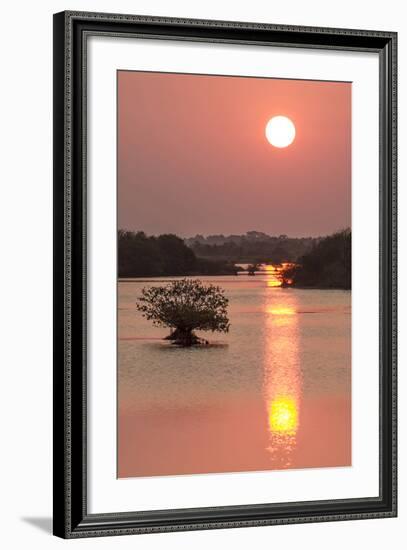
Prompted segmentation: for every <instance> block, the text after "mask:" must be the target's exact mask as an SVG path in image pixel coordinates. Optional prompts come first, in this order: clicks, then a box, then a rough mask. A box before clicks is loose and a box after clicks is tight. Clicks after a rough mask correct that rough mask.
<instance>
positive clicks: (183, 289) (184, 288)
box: [136, 279, 230, 347]
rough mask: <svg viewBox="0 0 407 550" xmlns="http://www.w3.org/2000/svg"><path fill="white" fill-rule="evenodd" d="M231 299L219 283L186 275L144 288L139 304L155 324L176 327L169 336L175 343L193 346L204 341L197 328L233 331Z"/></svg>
mask: <svg viewBox="0 0 407 550" xmlns="http://www.w3.org/2000/svg"><path fill="white" fill-rule="evenodd" d="M228 302H229V301H228V299H227V298H226V296H225V295H224V291H223V289H221V288H220V287H219V286H215V285H212V284H210V285H204V284H203V283H202V282H201V281H199V280H192V279H182V280H179V281H172V282H171V283H169V284H167V285H165V286H151V287H149V288H146V287H145V288H143V289H142V291H141V297H140V298H139V299H138V303H137V305H136V307H137V309H138V310H139V311H141V313H142V314H143V316H144V317H145V318H146V319H148V320H149V321H150V320H151V321H153V324H154V325H156V326H165V327H169V328H170V329H172V333H171V334H170V335H169V336H168V337H167V338H169V339H171V340H174V344H177V345H180V346H184V347H189V346H192V345H196V344H201V343H203V341H202V340H201V339H199V338H198V337H197V336H196V335H195V334H194V331H195V330H202V331H212V332H214V331H218V332H228V331H229V327H230V324H229V319H228V316H227V306H228Z"/></svg>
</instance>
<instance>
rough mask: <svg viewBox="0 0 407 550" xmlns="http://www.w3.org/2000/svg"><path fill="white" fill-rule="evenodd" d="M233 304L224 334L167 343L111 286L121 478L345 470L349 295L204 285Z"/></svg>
mask: <svg viewBox="0 0 407 550" xmlns="http://www.w3.org/2000/svg"><path fill="white" fill-rule="evenodd" d="M200 279H201V280H202V281H205V282H213V283H215V284H218V285H220V286H222V287H223V288H224V289H225V291H226V295H227V297H228V298H229V317H230V322H231V328H230V332H229V334H217V333H214V334H212V333H203V334H201V335H202V336H204V337H205V338H206V339H209V341H210V342H211V345H210V346H207V347H195V348H189V349H185V348H184V349H182V348H177V347H175V346H173V345H171V344H170V343H169V342H168V341H163V340H162V337H164V336H166V335H167V334H168V333H169V331H168V330H167V329H160V328H155V327H153V326H152V324H151V322H149V321H146V320H145V319H144V318H143V317H142V316H141V314H140V313H139V312H138V311H137V310H136V308H135V303H136V298H137V296H139V295H140V291H141V289H142V288H143V287H144V286H148V285H159V284H163V282H168V281H169V280H170V279H143V280H141V279H138V280H132V281H125V282H119V316H118V318H119V361H118V365H119V373H118V374H119V377H118V380H119V395H118V397H119V414H118V444H119V449H118V475H119V477H132V476H154V475H174V474H191V473H209V472H233V471H235V472H236V471H249V470H269V469H285V468H307V467H326V466H346V465H350V464H351V337H350V330H351V315H350V313H351V312H350V304H351V294H350V292H349V291H340V290H300V289H292V288H287V289H283V288H278V287H276V286H275V277H274V276H273V272H272V270H270V271H269V272H264V273H260V274H258V275H256V276H255V277H250V276H247V275H239V276H237V277H235V276H230V277H200Z"/></svg>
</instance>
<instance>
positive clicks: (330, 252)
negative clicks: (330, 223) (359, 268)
mask: <svg viewBox="0 0 407 550" xmlns="http://www.w3.org/2000/svg"><path fill="white" fill-rule="evenodd" d="M284 277H285V278H289V279H291V280H292V285H293V286H298V287H302V288H327V289H328V288H332V289H333V288H337V289H343V290H350V289H351V286H352V233H351V230H350V229H349V228H347V229H343V230H341V231H337V232H336V233H334V234H333V235H328V236H327V237H324V238H322V239H320V240H319V241H318V243H317V244H315V246H313V247H312V249H311V250H310V251H309V252H308V253H307V254H304V255H303V256H302V257H301V258H299V260H298V263H297V264H296V265H294V266H293V267H291V268H289V269H288V270H286V271H285V273H284Z"/></svg>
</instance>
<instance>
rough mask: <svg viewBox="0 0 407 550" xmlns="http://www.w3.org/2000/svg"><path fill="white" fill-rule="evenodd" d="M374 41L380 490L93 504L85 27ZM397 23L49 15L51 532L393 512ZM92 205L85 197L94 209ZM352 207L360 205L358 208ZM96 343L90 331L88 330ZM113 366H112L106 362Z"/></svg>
mask: <svg viewBox="0 0 407 550" xmlns="http://www.w3.org/2000/svg"><path fill="white" fill-rule="evenodd" d="M98 35H99V36H100V35H102V36H105V37H111V38H112V39H114V38H115V37H116V38H118V39H119V38H120V39H121V38H123V37H138V38H147V39H158V40H160V41H167V40H168V41H169V40H179V41H181V42H204V43H207V44H209V45H210V44H216V43H218V44H219V43H224V44H236V45H237V44H238V45H242V46H251V45H252V46H253V45H255V46H260V45H261V46H264V47H270V48H273V47H287V48H293V49H298V48H299V49H304V48H306V49H309V50H313V51H320V50H324V51H346V52H359V53H360V52H364V53H366V52H370V53H372V54H377V56H378V59H379V86H380V89H379V112H378V113H377V117H379V146H378V150H379V156H378V158H377V159H374V162H377V163H378V164H379V190H380V197H379V228H380V235H379V237H378V238H379V249H380V259H379V260H380V280H379V292H380V296H374V297H372V299H373V300H376V299H377V300H378V302H379V317H380V321H379V325H380V326H379V327H378V331H379V342H380V343H379V348H378V349H377V356H378V357H379V377H380V380H379V393H380V395H379V408H380V411H379V419H380V420H379V437H378V440H379V450H378V456H379V471H378V476H379V494H378V495H377V496H374V497H372V496H368V497H366V496H365V495H363V494H361V495H360V496H359V497H358V498H349V499H335V498H332V499H326V500H312V501H298V502H292V501H286V502H272V503H261V504H259V503H256V504H252V503H250V502H241V503H239V504H238V505H237V504H233V505H230V506H229V505H227V506H215V505H214V506H211V507H198V508H174V509H158V510H142V511H134V512H132V511H127V512H123V511H117V510H109V511H108V512H106V513H92V512H89V506H88V483H89V476H90V472H89V462H88V458H87V453H88V450H89V449H88V436H89V431H88V404H89V403H88V397H87V396H88V389H89V388H88V384H89V380H88V370H87V357H88V353H90V352H91V350H90V349H89V347H88V344H87V342H88V324H87V308H88V300H87V296H88V294H89V291H88V284H89V281H88V278H87V255H88V252H89V250H88V246H87V237H88V230H87V223H88V213H89V209H90V207H89V203H88V201H89V200H91V198H90V197H88V195H87V162H88V156H87V155H88V148H87V145H88V143H87V112H88V107H89V106H88V104H87V67H88V65H87V63H88V58H87V44H88V40H89V38H90V37H92V36H98ZM396 183H397V34H396V33H394V32H381V31H380V32H379V31H369V30H351V29H334V28H314V27H299V26H283V25H273V24H267V25H266V24H258V23H242V22H233V21H210V20H190V19H178V18H164V17H147V16H136V15H120V14H103V13H86V12H75V11H72V12H70V11H66V12H62V13H58V14H56V15H54V534H55V535H56V536H59V537H63V538H77V537H95V536H106V535H123V534H141V533H155V532H166V531H183V530H197V529H219V528H231V527H249V526H262V525H275V524H290V523H305V522H322V521H338V520H354V519H370V518H386V517H394V516H396V514H397V386H396V385H397V371H396V368H397V352H396V346H397V335H396V330H397V309H396V307H397V242H396V241H397V227H396ZM94 208H97V205H92V209H94ZM353 215H355V216H358V215H363V213H360V212H354V213H353ZM92 344H93V345H97V342H96V343H95V342H93V343H92ZM112 368H113V367H112Z"/></svg>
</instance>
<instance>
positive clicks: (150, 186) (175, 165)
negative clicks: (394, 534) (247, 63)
mask: <svg viewBox="0 0 407 550" xmlns="http://www.w3.org/2000/svg"><path fill="white" fill-rule="evenodd" d="M276 115H283V116H287V117H289V118H290V119H291V120H292V121H293V122H294V124H295V126H296V138H295V141H294V142H293V144H292V145H290V146H289V147H287V148H285V149H278V148H275V147H273V146H272V145H270V144H269V142H268V141H267V140H266V137H265V133H264V130H265V126H266V124H267V122H268V120H269V119H270V118H271V117H273V116H276ZM118 200H119V204H118V227H119V228H123V229H131V230H143V231H145V232H146V233H147V234H160V233H176V234H178V235H180V236H193V235H195V234H197V233H201V234H204V235H207V234H215V233H216V234H217V233H223V234H225V235H227V234H232V233H234V234H241V233H245V232H246V231H250V230H257V231H264V232H266V233H269V234H277V235H280V234H288V235H292V236H307V235H325V234H329V233H332V232H333V231H335V230H337V229H341V228H344V227H348V226H350V223H351V84H350V83H345V82H317V81H303V80H283V79H268V78H247V77H223V76H206V75H188V74H170V73H148V72H130V71H119V72H118Z"/></svg>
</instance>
